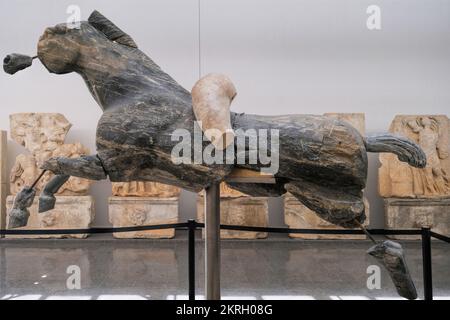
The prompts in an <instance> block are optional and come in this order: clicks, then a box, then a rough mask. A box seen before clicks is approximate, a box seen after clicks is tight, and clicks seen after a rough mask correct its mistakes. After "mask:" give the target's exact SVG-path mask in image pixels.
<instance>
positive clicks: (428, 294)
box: [0, 220, 450, 300]
mask: <svg viewBox="0 0 450 320" xmlns="http://www.w3.org/2000/svg"><path fill="white" fill-rule="evenodd" d="M204 227H205V224H204V223H199V222H196V221H195V220H188V221H187V222H182V223H166V224H157V225H145V226H133V227H118V228H88V229H47V230H37V229H34V230H33V229H28V230H25V229H0V235H61V234H99V233H103V234H104V233H120V232H133V231H148V230H161V229H177V230H188V277H189V281H188V283H189V288H188V290H189V300H195V231H196V230H197V229H201V228H204ZM220 228H221V229H224V230H235V231H254V232H268V233H285V234H286V233H298V234H341V235H349V234H361V235H363V234H364V231H363V230H359V229H295V228H283V227H256V226H239V225H222V224H221V225H220ZM368 231H369V233H370V234H372V235H420V236H421V237H422V263H423V283H424V299H425V300H433V279H432V260H431V238H432V237H433V238H436V239H439V240H441V241H444V242H446V243H450V237H447V236H444V235H442V234H439V233H436V232H433V231H431V230H430V229H429V228H422V229H369V230H368Z"/></svg>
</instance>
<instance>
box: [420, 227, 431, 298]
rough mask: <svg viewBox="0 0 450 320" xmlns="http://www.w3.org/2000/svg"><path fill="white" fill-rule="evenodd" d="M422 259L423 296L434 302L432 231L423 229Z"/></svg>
mask: <svg viewBox="0 0 450 320" xmlns="http://www.w3.org/2000/svg"><path fill="white" fill-rule="evenodd" d="M422 259H423V294H424V299H425V300H433V273H432V267H431V231H430V228H428V227H426V228H425V227H424V228H422Z"/></svg>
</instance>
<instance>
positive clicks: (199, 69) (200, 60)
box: [197, 0, 202, 79]
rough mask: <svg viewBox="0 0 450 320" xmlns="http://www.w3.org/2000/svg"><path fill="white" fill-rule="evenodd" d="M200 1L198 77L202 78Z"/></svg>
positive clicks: (199, 10) (199, 12)
mask: <svg viewBox="0 0 450 320" xmlns="http://www.w3.org/2000/svg"><path fill="white" fill-rule="evenodd" d="M200 1H201V0H198V2H197V4H198V5H197V7H198V25H197V26H198V30H197V32H198V78H199V79H200V78H201V76H202V65H201V63H202V51H201V50H202V36H201V19H200V15H201V9H200Z"/></svg>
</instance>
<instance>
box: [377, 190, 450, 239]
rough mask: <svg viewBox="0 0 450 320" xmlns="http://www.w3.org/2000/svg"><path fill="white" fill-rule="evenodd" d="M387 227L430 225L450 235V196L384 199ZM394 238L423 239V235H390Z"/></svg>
mask: <svg viewBox="0 0 450 320" xmlns="http://www.w3.org/2000/svg"><path fill="white" fill-rule="evenodd" d="M384 208H385V224H386V228H387V229H420V228H422V227H429V228H431V230H432V231H434V232H437V233H440V234H442V235H445V236H449V235H450V214H449V212H450V197H449V198H440V199H436V198H430V199H405V198H386V199H384ZM389 237H390V238H393V239H421V236H420V235H419V236H402V235H398V236H389Z"/></svg>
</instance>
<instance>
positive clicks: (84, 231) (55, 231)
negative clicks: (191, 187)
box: [0, 222, 188, 235]
mask: <svg viewBox="0 0 450 320" xmlns="http://www.w3.org/2000/svg"><path fill="white" fill-rule="evenodd" d="M187 227H188V223H186V222H183V223H166V224H155V225H146V226H134V227H118V228H88V229H46V230H39V229H27V230H25V229H6V230H5V229H2V230H0V235H52V234H54V235H58V234H95V233H119V232H133V231H147V230H161V229H186V228H187Z"/></svg>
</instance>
